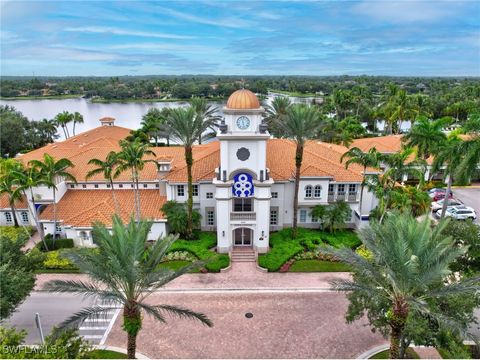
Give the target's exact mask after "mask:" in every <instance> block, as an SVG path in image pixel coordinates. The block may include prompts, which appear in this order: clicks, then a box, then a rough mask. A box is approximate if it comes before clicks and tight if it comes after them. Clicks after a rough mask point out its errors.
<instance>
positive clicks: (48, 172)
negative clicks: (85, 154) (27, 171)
mask: <svg viewBox="0 0 480 360" xmlns="http://www.w3.org/2000/svg"><path fill="white" fill-rule="evenodd" d="M28 164H29V165H30V166H31V167H33V168H34V169H35V171H38V172H39V173H40V174H41V178H42V181H43V182H45V183H47V184H48V185H47V186H48V187H49V188H51V189H52V193H53V241H54V242H55V239H56V237H57V198H56V190H57V183H58V180H59V179H63V180H70V181H72V182H74V183H77V179H75V177H74V176H73V175H72V174H70V173H69V172H68V170H69V169H70V168H73V167H74V165H73V163H72V162H71V161H70V160H69V159H66V158H62V159H60V160H55V158H54V157H53V156H51V155H49V154H46V153H45V154H43V161H41V160H30V161H29V163H28Z"/></svg>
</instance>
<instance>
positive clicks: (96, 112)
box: [0, 93, 410, 138]
mask: <svg viewBox="0 0 480 360" xmlns="http://www.w3.org/2000/svg"><path fill="white" fill-rule="evenodd" d="M276 96H280V94H276V93H270V94H269V96H268V97H267V99H266V100H265V102H266V103H267V104H269V103H270V102H271V101H272V99H273V98H274V97H276ZM290 99H291V101H292V102H294V103H311V102H312V100H313V98H307V97H305V98H301V97H290ZM225 103H226V101H219V102H212V105H214V106H217V107H218V109H219V112H220V113H221V110H222V108H223V106H224V105H225ZM0 105H10V106H14V107H15V108H16V109H17V110H19V111H21V112H22V113H23V115H25V116H26V117H27V118H29V119H31V120H42V119H53V118H54V117H55V116H56V115H57V114H58V113H60V112H62V111H69V112H75V111H78V112H79V113H80V114H82V115H83V119H84V123H83V124H77V125H76V133H77V134H78V133H80V132H83V131H86V130H90V129H93V128H95V127H97V126H99V125H100V122H99V121H98V120H99V119H100V118H102V117H105V116H110V117H114V118H115V119H116V121H115V124H116V125H119V126H123V127H126V128H129V129H137V128H139V127H140V122H141V121H142V116H143V115H145V114H146V113H147V111H148V110H149V109H151V108H159V109H161V108H164V107H181V106H187V105H188V102H186V101H180V102H179V101H170V102H126V103H107V104H103V103H92V102H90V101H89V100H88V99H84V98H78V99H60V100H55V99H42V100H40V99H39V100H0ZM377 126H378V129H379V130H382V129H383V122H379V123H378V124H377ZM409 128H410V123H409V122H408V121H405V122H403V124H402V130H408V129H409ZM69 129H70V131H71V126H69ZM59 135H60V136H61V138H63V134H62V131H60V132H59Z"/></svg>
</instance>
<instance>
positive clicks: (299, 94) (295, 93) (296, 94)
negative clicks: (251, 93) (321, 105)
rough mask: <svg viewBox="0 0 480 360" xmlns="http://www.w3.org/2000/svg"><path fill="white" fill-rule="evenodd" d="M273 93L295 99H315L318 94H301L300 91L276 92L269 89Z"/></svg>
mask: <svg viewBox="0 0 480 360" xmlns="http://www.w3.org/2000/svg"><path fill="white" fill-rule="evenodd" d="M269 90H270V91H271V92H274V93H278V94H284V95H288V96H294V97H315V96H316V94H314V93H301V92H298V91H286V90H275V89H269Z"/></svg>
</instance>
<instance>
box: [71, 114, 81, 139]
mask: <svg viewBox="0 0 480 360" xmlns="http://www.w3.org/2000/svg"><path fill="white" fill-rule="evenodd" d="M72 121H73V136H75V125H76V124H83V115H82V114H80V113H79V112H78V111H75V112H74V113H73V115H72Z"/></svg>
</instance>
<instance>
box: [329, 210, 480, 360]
mask: <svg viewBox="0 0 480 360" xmlns="http://www.w3.org/2000/svg"><path fill="white" fill-rule="evenodd" d="M446 224H447V222H443V221H442V222H440V224H439V225H438V226H436V227H432V226H431V221H430V219H428V218H426V219H424V220H423V221H421V222H419V221H418V220H417V219H415V217H413V216H412V215H408V214H402V215H400V214H398V213H394V214H392V215H390V216H388V217H387V218H386V219H385V221H384V223H383V224H379V223H372V225H371V226H370V227H368V228H365V229H363V230H361V231H360V238H361V240H362V242H363V244H364V246H365V247H366V249H367V250H369V252H370V253H371V254H372V258H371V260H367V259H365V258H363V257H362V256H360V255H358V254H356V253H355V252H354V251H352V250H351V249H349V248H342V249H335V248H333V247H327V248H322V250H323V251H325V252H326V253H329V254H331V255H333V256H335V257H336V258H338V259H339V260H340V261H342V262H344V263H346V264H348V265H349V266H350V267H351V269H352V273H353V280H335V281H334V282H333V283H332V285H333V287H334V289H336V290H337V291H346V292H349V294H350V295H349V298H350V299H355V302H356V304H358V305H360V304H363V306H364V307H363V308H362V309H361V311H362V310H367V311H368V312H373V313H375V312H376V310H378V308H379V305H380V304H382V309H383V310H382V313H384V314H385V315H384V316H386V319H385V321H386V322H387V326H388V327H389V328H390V358H392V359H396V358H399V357H401V355H403V351H402V352H400V342H401V339H402V338H403V335H404V331H405V326H406V324H407V321H408V318H409V315H410V314H414V313H417V314H421V315H428V316H429V318H430V319H434V320H437V322H439V323H440V324H442V323H443V324H445V321H444V320H445V318H446V316H445V315H444V314H442V313H441V311H442V310H441V308H437V307H433V306H429V301H431V300H441V299H445V298H447V297H448V296H451V295H454V294H474V293H475V292H478V291H479V285H478V284H479V281H480V277H476V278H470V279H468V280H463V281H457V280H456V279H455V277H454V276H450V277H448V276H449V275H450V274H451V271H450V269H449V266H450V264H451V263H452V262H453V261H454V260H455V259H457V258H458V257H460V256H461V255H463V254H464V253H465V251H466V249H465V248H461V247H457V246H455V244H454V241H453V239H452V238H451V237H447V236H445V235H443V234H442V231H443V230H444V229H445V226H446ZM447 277H448V280H449V281H447ZM370 304H376V305H375V306H373V305H370ZM353 306H357V305H354V304H353V303H352V302H351V303H350V307H353ZM360 306H362V305H360ZM350 307H349V310H350ZM374 307H375V309H374ZM448 320H449V321H450V323H449V324H455V320H456V319H448ZM402 350H403V349H402Z"/></svg>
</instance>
